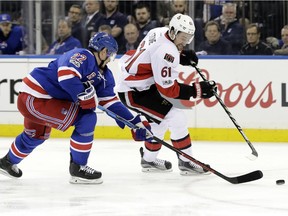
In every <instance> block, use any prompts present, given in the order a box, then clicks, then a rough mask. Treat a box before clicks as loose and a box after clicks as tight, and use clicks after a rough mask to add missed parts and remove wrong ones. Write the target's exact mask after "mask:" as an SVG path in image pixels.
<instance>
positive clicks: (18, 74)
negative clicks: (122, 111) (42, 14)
mask: <svg viewBox="0 0 288 216" xmlns="http://www.w3.org/2000/svg"><path fill="white" fill-rule="evenodd" d="M54 58H55V56H40V57H39V56H37V57H35V56H19V57H15V58H11V57H3V56H1V57H0V69H1V73H0V100H1V105H0V136H15V135H17V134H18V133H19V132H21V131H22V130H23V126H22V125H21V124H22V122H23V117H22V116H21V114H19V112H18V111H17V107H16V101H17V92H18V90H17V88H18V87H19V84H20V82H21V79H22V78H23V77H24V76H25V75H26V74H27V73H29V72H30V71H31V70H32V69H33V68H34V67H40V66H41V67H42V66H46V65H47V64H48V63H49V62H50V61H51V60H53V59H54ZM199 62H200V63H199V65H198V66H199V68H201V69H202V71H203V73H204V74H205V76H207V77H208V79H213V80H215V81H216V82H217V86H218V93H219V95H220V97H221V99H222V100H223V102H224V103H225V105H226V106H227V107H228V109H229V111H230V112H231V113H232V116H233V117H234V118H235V119H236V121H237V122H238V124H239V125H240V126H241V127H242V128H243V130H244V132H245V134H246V135H247V136H248V138H249V139H250V140H251V141H252V142H253V141H261V142H265V141H267V142H286V141H288V133H287V132H288V115H287V107H288V96H287V85H288V74H287V71H286V70H287V68H288V58H287V57H275V56H272V57H257V56H256V57H255V56H254V57H253V58H251V57H239V56H232V57H225V58H223V56H213V57H207V56H206V57H201V58H200V61H199ZM109 66H110V68H111V69H112V71H113V72H114V75H115V78H116V79H117V71H119V65H118V59H116V60H115V62H113V63H111V64H110V65H109ZM178 69H179V71H180V73H179V82H184V83H187V84H189V83H191V82H195V81H201V77H200V76H199V75H198V74H197V72H196V70H195V69H194V68H192V67H182V66H181V67H179V68H178ZM172 102H173V103H174V102H175V103H176V104H175V105H176V106H178V107H179V108H181V109H185V113H186V115H187V120H188V126H189V130H190V132H191V136H192V139H194V140H224V141H241V140H243V138H242V136H241V135H240V133H239V132H238V130H237V129H236V128H235V126H234V124H233V123H232V121H231V119H230V118H229V117H228V115H227V114H226V113H225V111H224V110H223V108H222V107H221V105H220V104H219V103H218V102H217V100H216V98H214V97H213V98H211V99H208V100H202V99H200V100H199V99H198V100H191V101H180V102H179V101H172ZM97 112H98V123H97V128H96V131H95V138H125V139H126V138H130V131H129V130H128V129H124V130H121V129H119V128H117V126H116V124H115V121H114V120H113V119H111V118H110V117H108V116H106V115H105V114H104V113H102V112H101V111H100V110H99V111H97ZM71 130H72V129H70V130H68V131H67V132H65V133H62V132H59V131H56V130H54V131H53V133H52V136H53V137H69V135H70V134H71ZM167 137H168V136H167Z"/></svg>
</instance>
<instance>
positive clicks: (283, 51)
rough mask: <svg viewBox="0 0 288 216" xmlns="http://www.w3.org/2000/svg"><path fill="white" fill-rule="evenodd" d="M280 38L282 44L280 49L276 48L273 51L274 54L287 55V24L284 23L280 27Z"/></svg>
mask: <svg viewBox="0 0 288 216" xmlns="http://www.w3.org/2000/svg"><path fill="white" fill-rule="evenodd" d="M281 38H282V41H283V45H282V47H281V49H276V50H275V51H274V54H275V55H288V25H285V26H284V27H283V28H282V29H281Z"/></svg>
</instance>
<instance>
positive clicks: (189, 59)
mask: <svg viewBox="0 0 288 216" xmlns="http://www.w3.org/2000/svg"><path fill="white" fill-rule="evenodd" d="M180 64H181V65H192V66H197V64H198V57H197V55H196V53H195V51H194V50H183V51H182V52H181V53H180Z"/></svg>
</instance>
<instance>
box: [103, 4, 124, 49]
mask: <svg viewBox="0 0 288 216" xmlns="http://www.w3.org/2000/svg"><path fill="white" fill-rule="evenodd" d="M103 3H104V19H103V21H102V23H101V25H104V24H105V25H109V26H110V27H111V28H112V34H111V35H112V36H113V37H114V38H115V39H116V41H117V43H118V45H119V51H120V50H122V49H123V46H124V44H125V38H124V26H125V25H126V24H127V23H128V21H127V17H126V15H124V14H123V13H121V12H119V11H118V3H119V2H118V0H104V1H103Z"/></svg>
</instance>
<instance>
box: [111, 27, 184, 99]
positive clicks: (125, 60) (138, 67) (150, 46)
mask: <svg viewBox="0 0 288 216" xmlns="http://www.w3.org/2000/svg"><path fill="white" fill-rule="evenodd" d="M167 32H168V28H167V27H160V28H155V29H152V30H150V31H149V33H148V34H147V35H146V37H145V38H144V39H143V40H142V41H141V43H140V44H139V46H138V48H137V50H136V52H133V53H131V51H128V52H127V53H126V54H125V55H123V56H122V57H121V59H120V65H121V75H120V76H119V77H118V78H119V79H118V86H117V87H118V89H117V91H118V92H127V91H133V90H137V91H143V90H147V89H149V88H150V86H151V85H153V84H155V85H156V87H157V89H158V91H159V92H160V93H161V94H163V95H165V96H167V97H171V98H175V97H178V95H179V91H180V87H179V85H178V83H177V82H176V79H177V78H178V71H176V70H175V68H176V67H177V66H178V64H179V58H180V54H179V51H178V49H177V47H176V46H175V44H174V43H173V42H172V41H171V40H170V38H169V36H168V33H167Z"/></svg>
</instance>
